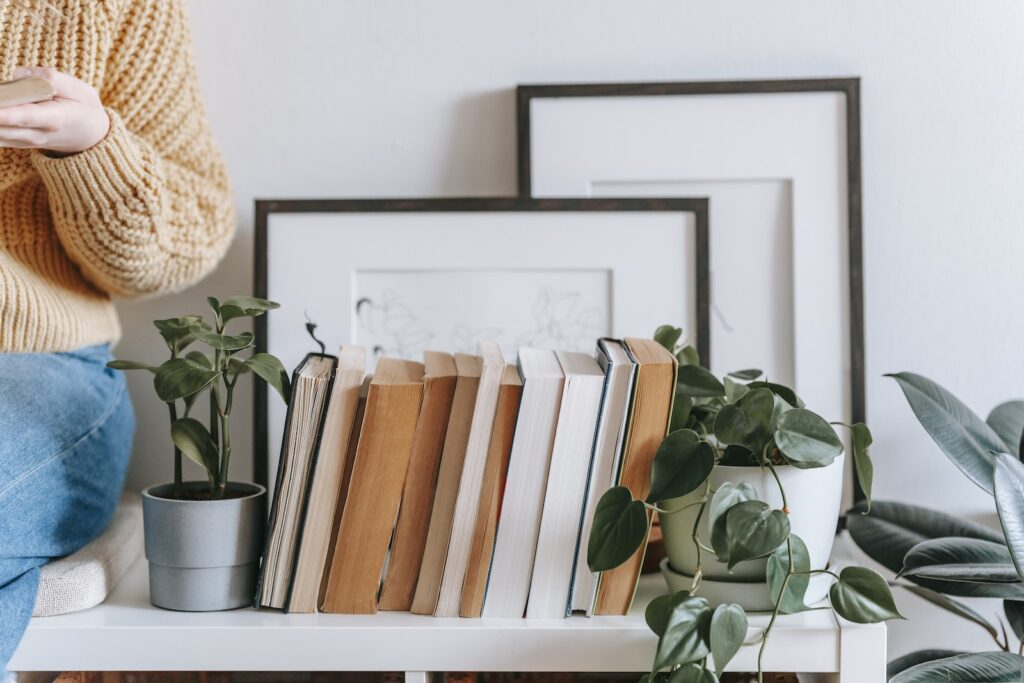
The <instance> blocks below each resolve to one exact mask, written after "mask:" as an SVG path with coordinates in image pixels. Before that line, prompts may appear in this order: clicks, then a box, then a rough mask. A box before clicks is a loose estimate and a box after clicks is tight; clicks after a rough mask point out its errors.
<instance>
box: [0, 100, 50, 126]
mask: <svg viewBox="0 0 1024 683" xmlns="http://www.w3.org/2000/svg"><path fill="white" fill-rule="evenodd" d="M60 107H61V105H60V103H58V102H53V101H52V100H51V101H49V102H40V103H37V104H19V105H18V106H16V107H0V127H8V128H43V129H54V128H56V127H57V126H58V124H59V123H60Z"/></svg>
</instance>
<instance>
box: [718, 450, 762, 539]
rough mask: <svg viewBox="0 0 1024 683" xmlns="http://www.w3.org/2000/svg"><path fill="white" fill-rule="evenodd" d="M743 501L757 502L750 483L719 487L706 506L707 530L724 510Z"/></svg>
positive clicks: (726, 483)
mask: <svg viewBox="0 0 1024 683" xmlns="http://www.w3.org/2000/svg"><path fill="white" fill-rule="evenodd" d="M730 448H731V446H730ZM745 500H757V491H756V490H755V489H754V486H753V485H752V484H751V483H750V482H746V481H745V482H742V483H740V484H733V483H732V482H729V481H727V482H725V483H724V484H722V485H721V486H719V487H718V490H716V491H715V493H714V495H712V496H711V503H710V504H709V505H708V512H707V515H708V528H709V529H712V528H714V526H715V521H716V520H717V519H718V518H719V517H721V516H722V514H724V513H725V511H726V510H728V509H729V508H731V507H732V506H733V505H736V504H737V503H742V502H743V501H745Z"/></svg>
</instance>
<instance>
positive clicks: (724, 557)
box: [711, 500, 789, 569]
mask: <svg viewBox="0 0 1024 683" xmlns="http://www.w3.org/2000/svg"><path fill="white" fill-rule="evenodd" d="M787 536H789V518H788V517H787V516H786V515H785V513H783V512H782V510H773V509H771V508H770V507H768V504H767V503H764V502H762V501H760V500H748V501H744V502H742V503H737V504H736V505H733V506H732V507H731V508H729V509H728V510H726V512H725V513H724V514H723V515H721V516H720V517H719V518H718V519H717V520H715V525H714V527H712V530H711V547H712V548H714V550H715V554H716V555H718V559H719V561H721V562H725V563H726V564H728V565H729V569H732V568H733V567H735V566H736V565H737V564H739V563H740V562H744V561H746V560H752V559H755V558H758V557H764V556H765V555H768V554H769V553H771V552H772V551H774V550H775V549H776V548H777V547H779V544H781V543H782V542H783V541H785V540H786V537H787Z"/></svg>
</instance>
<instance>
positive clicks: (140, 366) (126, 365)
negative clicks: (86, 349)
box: [107, 360, 157, 373]
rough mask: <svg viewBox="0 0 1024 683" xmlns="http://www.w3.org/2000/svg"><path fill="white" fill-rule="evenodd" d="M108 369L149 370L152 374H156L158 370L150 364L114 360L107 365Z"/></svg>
mask: <svg viewBox="0 0 1024 683" xmlns="http://www.w3.org/2000/svg"><path fill="white" fill-rule="evenodd" d="M107 367H108V368H110V369H111V370H148V371H149V372H152V373H156V370H157V369H156V367H155V366H152V365H149V364H148V363H137V362H135V361H133V360H112V361H110V362H109V363H107Z"/></svg>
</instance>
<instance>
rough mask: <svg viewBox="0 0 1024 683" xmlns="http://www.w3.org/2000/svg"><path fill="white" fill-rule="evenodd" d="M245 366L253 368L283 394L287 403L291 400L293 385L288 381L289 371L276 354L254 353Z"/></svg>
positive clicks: (282, 396)
mask: <svg viewBox="0 0 1024 683" xmlns="http://www.w3.org/2000/svg"><path fill="white" fill-rule="evenodd" d="M244 365H245V367H246V368H247V369H249V370H252V371H253V373H255V374H256V375H257V376H258V377H260V378H261V379H262V380H263V381H264V382H266V383H267V384H269V385H270V386H272V387H273V388H274V390H275V391H277V393H279V394H280V395H281V398H282V399H284V402H285V403H289V402H290V401H291V385H290V383H289V381H288V372H287V371H286V370H285V369H284V365H282V364H281V361H279V360H278V359H277V358H276V357H275V356H272V355H270V354H269V353H254V354H253V355H252V357H250V358H248V359H247V360H246V361H245V363H244Z"/></svg>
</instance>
